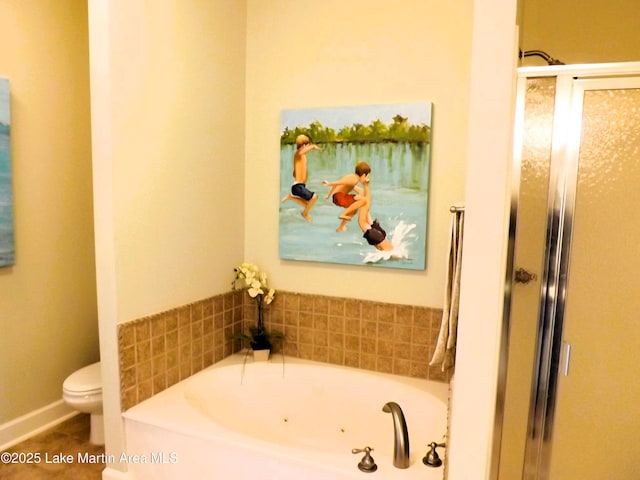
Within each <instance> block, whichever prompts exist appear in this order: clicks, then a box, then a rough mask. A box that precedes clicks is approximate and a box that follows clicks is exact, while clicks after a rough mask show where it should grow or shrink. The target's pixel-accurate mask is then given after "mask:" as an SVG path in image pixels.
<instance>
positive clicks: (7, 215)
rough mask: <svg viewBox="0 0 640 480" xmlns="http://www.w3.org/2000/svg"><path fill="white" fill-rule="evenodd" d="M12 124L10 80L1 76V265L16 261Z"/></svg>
mask: <svg viewBox="0 0 640 480" xmlns="http://www.w3.org/2000/svg"><path fill="white" fill-rule="evenodd" d="M10 124H11V122H10V117H9V80H8V79H6V78H0V267H5V266H8V265H13V264H14V262H15V247H14V240H13V238H14V236H13V194H12V182H11V151H10V142H9V138H10V132H11V128H10Z"/></svg>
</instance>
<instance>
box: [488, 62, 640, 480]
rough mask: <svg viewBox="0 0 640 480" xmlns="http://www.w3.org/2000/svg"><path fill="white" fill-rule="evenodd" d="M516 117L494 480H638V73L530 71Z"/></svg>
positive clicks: (617, 68)
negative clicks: (510, 247) (510, 248)
mask: <svg viewBox="0 0 640 480" xmlns="http://www.w3.org/2000/svg"><path fill="white" fill-rule="evenodd" d="M516 111H517V114H516V126H515V149H514V153H515V155H514V157H515V162H514V172H515V176H516V178H515V181H514V185H516V187H515V189H514V192H513V208H512V228H511V231H512V233H513V235H512V240H513V242H514V243H513V257H512V259H511V261H510V262H509V265H513V266H512V267H511V270H513V271H512V272H509V273H510V274H511V278H512V283H511V284H510V286H509V288H508V289H507V291H508V294H509V298H508V299H507V300H508V302H507V304H508V308H507V311H508V315H506V316H505V318H506V321H505V327H506V331H507V335H508V337H507V338H508V342H505V343H504V350H505V351H504V352H503V353H504V365H503V367H504V372H505V373H504V376H503V378H502V383H501V384H502V385H504V388H503V389H501V392H500V393H499V398H498V405H499V409H502V412H500V413H501V418H502V428H501V440H500V444H499V445H500V448H499V463H498V467H497V468H496V469H495V472H497V477H498V478H499V479H500V480H514V479H525V480H542V479H545V480H546V479H549V480H558V479H561V480H574V479H575V480H591V479H593V480H596V479H598V480H600V479H603V478H612V479H613V478H615V479H620V480H625V479H635V478H639V477H638V475H639V472H640V469H639V468H638V467H637V463H636V459H637V458H638V457H640V442H638V441H637V438H638V428H639V426H640V408H638V405H640V381H638V380H637V378H636V375H637V372H638V367H640V353H638V352H639V349H638V346H640V279H638V275H637V273H638V272H640V249H639V248H638V242H639V240H640V63H635V62H634V63H619V64H606V65H605V64H603V65H579V66H576V65H573V66H552V67H526V68H521V69H519V79H518V95H517V108H516ZM516 272H518V274H517V275H516Z"/></svg>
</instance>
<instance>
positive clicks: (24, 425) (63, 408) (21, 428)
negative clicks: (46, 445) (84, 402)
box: [0, 399, 79, 451]
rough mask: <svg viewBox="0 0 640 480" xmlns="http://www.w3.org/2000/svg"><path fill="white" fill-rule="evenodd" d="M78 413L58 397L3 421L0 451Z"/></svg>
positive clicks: (0, 430) (0, 432) (0, 431)
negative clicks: (23, 413)
mask: <svg viewBox="0 0 640 480" xmlns="http://www.w3.org/2000/svg"><path fill="white" fill-rule="evenodd" d="M78 413H79V412H77V411H76V410H74V409H73V408H71V407H69V406H68V405H67V404H66V403H64V400H62V399H60V400H58V401H56V402H53V403H50V404H49V405H45V406H44V407H42V408H39V409H37V410H34V411H32V412H29V413H27V414H25V415H22V416H21V417H18V418H14V419H13V420H10V421H8V422H7V423H3V424H2V425H0V451H3V450H6V449H7V448H10V447H12V446H14V445H15V444H17V443H20V442H22V441H23V440H26V439H28V438H30V437H32V436H34V435H36V434H38V433H40V432H42V431H44V430H47V429H48V428H51V427H53V426H55V425H57V424H58V423H61V422H64V421H65V420H67V419H69V418H71V417H73V416H74V415H77V414H78Z"/></svg>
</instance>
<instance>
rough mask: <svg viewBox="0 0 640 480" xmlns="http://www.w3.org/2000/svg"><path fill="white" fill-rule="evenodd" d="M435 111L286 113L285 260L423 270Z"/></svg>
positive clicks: (412, 106) (421, 106) (409, 107)
mask: <svg viewBox="0 0 640 480" xmlns="http://www.w3.org/2000/svg"><path fill="white" fill-rule="evenodd" d="M431 113H432V105H431V103H430V102H416V103H406V104H388V105H365V106H344V107H335V108H310V109H297V110H283V111H282V112H281V130H280V209H279V255H280V258H282V259H285V260H300V261H313V262H327V263H341V264H349V265H362V266H376V267H380V266H384V267H390V268H404V269H412V270H423V269H425V268H426V247H427V242H426V239H427V220H428V218H427V212H428V203H429V202H428V200H429V170H430V152H431Z"/></svg>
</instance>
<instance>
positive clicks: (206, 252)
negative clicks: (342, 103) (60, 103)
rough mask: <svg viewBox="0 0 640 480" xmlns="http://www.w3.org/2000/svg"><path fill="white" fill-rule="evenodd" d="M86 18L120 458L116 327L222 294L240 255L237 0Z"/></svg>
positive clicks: (241, 45) (112, 416)
mask: <svg viewBox="0 0 640 480" xmlns="http://www.w3.org/2000/svg"><path fill="white" fill-rule="evenodd" d="M89 14H90V15H89V16H90V25H91V28H90V36H91V87H92V92H91V94H92V98H91V102H92V118H93V131H94V137H93V152H94V155H93V161H94V185H95V189H94V190H95V204H96V214H95V222H96V256H97V280H98V298H99V315H100V348H101V353H102V357H103V393H104V399H105V420H106V422H105V427H106V431H105V435H106V441H107V453H113V454H114V455H117V456H119V455H120V453H121V452H122V451H124V448H125V447H124V444H123V435H122V424H121V420H120V402H119V390H120V385H119V381H118V360H117V324H119V323H123V322H126V321H128V320H133V319H136V318H139V317H142V316H145V315H150V314H154V313H157V312H162V311H166V310H169V309H170V308H175V307H176V306H180V305H184V304H188V303H190V302H193V301H197V300H200V299H203V298H206V297H209V296H211V295H215V294H218V293H223V292H226V291H228V290H229V288H230V280H231V278H230V273H231V272H232V271H233V266H234V264H236V263H237V262H239V261H241V260H242V258H243V249H244V245H243V232H244V213H243V209H244V192H243V177H244V156H245V155H244V148H243V145H244V138H245V132H244V121H245V105H244V102H245V88H244V83H245V66H244V65H245V63H244V50H245V38H246V31H245V29H244V24H245V7H244V4H243V3H242V2H237V1H236V0H217V1H215V2H210V1H190V2H172V1H158V2H117V1H109V0H91V1H90V2H89ZM114 467H115V468H116V469H124V468H126V465H123V464H117V465H115V466H114Z"/></svg>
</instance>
